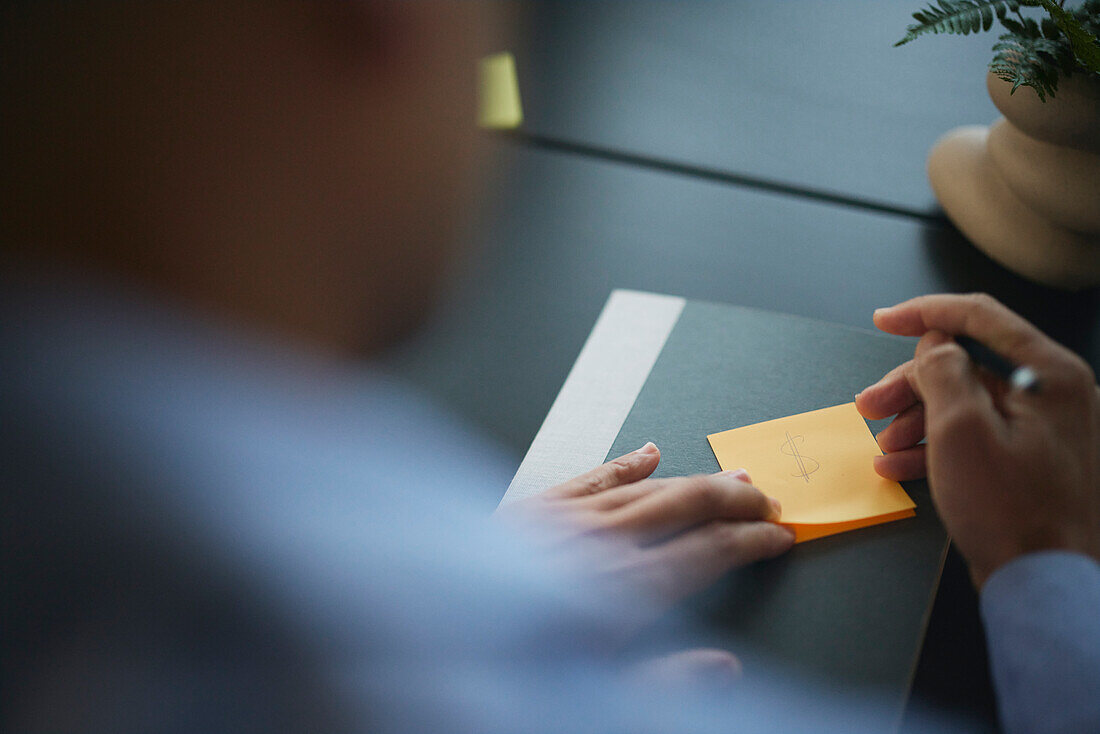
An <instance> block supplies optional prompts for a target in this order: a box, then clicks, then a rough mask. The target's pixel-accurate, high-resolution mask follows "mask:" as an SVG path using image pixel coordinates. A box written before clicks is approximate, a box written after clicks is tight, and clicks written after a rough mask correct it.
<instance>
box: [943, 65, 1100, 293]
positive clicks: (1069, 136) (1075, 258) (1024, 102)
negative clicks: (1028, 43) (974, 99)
mask: <svg viewBox="0 0 1100 734" xmlns="http://www.w3.org/2000/svg"><path fill="white" fill-rule="evenodd" d="M986 84H987V86H988V88H989V95H990V97H992V98H993V103H994V104H995V105H996V106H997V109H999V110H1000V111H1001V113H1002V114H1003V115H1004V117H1001V118H1000V119H998V120H997V121H996V122H994V123H993V124H992V125H991V126H989V127H985V126H970V127H961V128H957V129H955V130H952V131H951V132H949V133H947V134H946V135H944V136H943V137H942V138H940V140H939V141H938V142H937V143H936V144H935V146H933V148H932V151H931V153H930V154H929V156H928V178H929V180H930V181H931V184H932V189H933V191H934V192H935V194H936V198H937V199H939V201H940V204H941V205H942V206H943V209H944V212H946V214H947V216H948V217H949V218H950V219H951V221H952V222H954V223H955V225H956V226H957V227H958V228H959V229H960V230H961V231H962V232H963V234H965V235H966V237H967V238H968V239H969V240H970V241H971V242H972V243H974V245H975V246H977V247H978V248H979V249H981V250H982V251H984V252H985V253H986V254H988V255H989V256H990V257H991V258H993V259H994V260H996V261H997V262H999V263H1001V264H1002V265H1004V266H1005V267H1007V268H1009V269H1010V270H1013V271H1015V272H1017V273H1019V274H1020V275H1022V276H1024V277H1026V278H1030V279H1031V280H1034V281H1037V282H1039V283H1043V284H1046V285H1049V286H1053V287H1056V288H1065V289H1069V290H1078V289H1081V288H1087V287H1090V286H1094V285H1097V284H1100V82H1098V81H1097V80H1096V79H1095V78H1094V77H1091V76H1087V75H1085V74H1075V75H1074V76H1072V77H1069V78H1064V79H1062V80H1061V82H1060V83H1059V85H1058V93H1057V95H1056V96H1055V97H1054V98H1049V97H1048V99H1047V101H1046V102H1045V103H1043V102H1041V101H1040V100H1039V97H1038V95H1037V94H1036V93H1035V91H1034V90H1033V89H1031V88H1030V87H1021V88H1019V89H1018V90H1017V91H1016V93H1015V94H1012V95H1010V94H1009V90H1010V89H1011V85H1010V84H1008V83H1007V82H1005V81H1002V80H1001V79H998V78H997V77H996V76H994V75H992V74H990V75H989V76H988V77H987V80H986Z"/></svg>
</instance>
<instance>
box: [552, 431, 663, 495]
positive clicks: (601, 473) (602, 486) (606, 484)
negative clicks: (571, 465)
mask: <svg viewBox="0 0 1100 734" xmlns="http://www.w3.org/2000/svg"><path fill="white" fill-rule="evenodd" d="M660 461H661V452H660V450H659V449H658V448H657V447H656V446H655V445H654V444H653V443H652V442H650V443H647V444H646V445H645V446H642V447H641V448H640V449H637V450H635V451H631V452H630V453H629V454H626V455H624V456H620V457H619V458H617V459H613V460H611V461H609V462H607V463H606V464H603V465H601V466H598V467H596V468H595V469H593V470H592V471H590V472H586V473H584V474H581V475H580V476H579V477H575V478H573V479H570V480H569V481H568V482H564V483H562V484H559V485H558V486H556V487H553V488H552V489H549V490H547V493H546V494H547V496H548V497H551V498H557V499H561V498H566V497H584V496H587V495H591V494H596V493H598V492H603V491H605V490H608V489H611V488H612V487H618V486H621V485H623V484H630V483H631V482H637V481H640V480H642V479H645V478H646V477H648V476H649V475H650V474H652V473H653V471H654V470H655V469H656V468H657V464H658V463H659V462H660Z"/></svg>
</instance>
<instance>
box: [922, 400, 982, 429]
mask: <svg viewBox="0 0 1100 734" xmlns="http://www.w3.org/2000/svg"><path fill="white" fill-rule="evenodd" d="M983 426H984V424H983V422H982V417H981V415H980V414H979V413H978V411H977V409H976V408H975V407H974V406H973V405H970V404H965V403H959V404H956V405H953V406H951V407H950V408H948V409H947V410H945V411H943V412H941V413H940V415H939V416H937V417H936V419H935V421H933V422H932V423H931V425H929V427H928V433H929V435H933V434H934V435H936V436H939V437H944V436H974V435H977V434H978V433H979V432H981V431H982V430H983Z"/></svg>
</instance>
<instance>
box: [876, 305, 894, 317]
mask: <svg viewBox="0 0 1100 734" xmlns="http://www.w3.org/2000/svg"><path fill="white" fill-rule="evenodd" d="M891 308H893V306H884V307H882V308H876V309H875V313H874V314H873V315H874V316H881V315H882V314H884V313H886V312H887V311H889V310H890V309H891Z"/></svg>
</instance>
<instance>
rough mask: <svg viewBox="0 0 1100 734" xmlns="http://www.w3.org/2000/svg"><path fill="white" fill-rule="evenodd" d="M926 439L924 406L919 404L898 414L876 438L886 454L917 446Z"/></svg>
mask: <svg viewBox="0 0 1100 734" xmlns="http://www.w3.org/2000/svg"><path fill="white" fill-rule="evenodd" d="M923 439H924V405H923V404H922V403H917V404H916V405H911V406H909V407H908V408H906V409H905V410H903V411H902V412H900V413H898V416H897V418H894V420H893V421H891V422H890V425H888V426H886V428H884V429H882V431H881V432H880V433H879V434H878V435H877V436H875V440H876V441H878V447H879V448H880V449H882V450H883V451H885V452H886V453H888V454H889V453H891V452H894V451H902V450H904V449H910V448H913V447H914V446H916V445H917V444H918V443H920V442H921V441H922V440H923Z"/></svg>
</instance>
